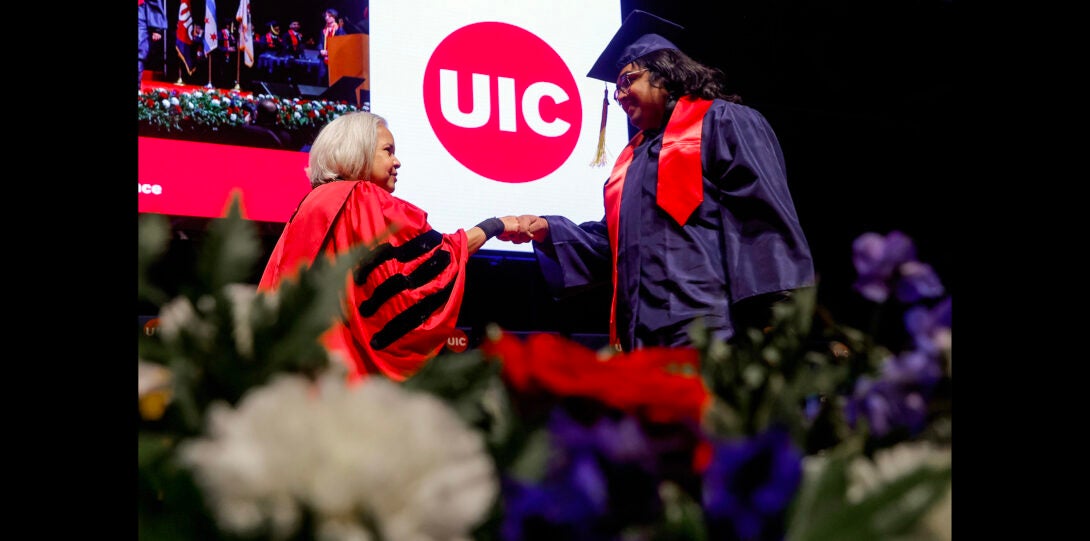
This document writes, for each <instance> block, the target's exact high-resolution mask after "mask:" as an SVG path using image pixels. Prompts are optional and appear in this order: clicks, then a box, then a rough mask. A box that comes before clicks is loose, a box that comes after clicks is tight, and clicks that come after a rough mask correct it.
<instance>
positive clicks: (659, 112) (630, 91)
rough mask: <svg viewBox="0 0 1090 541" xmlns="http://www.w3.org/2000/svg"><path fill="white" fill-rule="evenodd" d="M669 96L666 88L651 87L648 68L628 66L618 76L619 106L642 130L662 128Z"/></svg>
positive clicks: (631, 121)
mask: <svg viewBox="0 0 1090 541" xmlns="http://www.w3.org/2000/svg"><path fill="white" fill-rule="evenodd" d="M626 86H627V88H625V87H626ZM669 95H670V93H669V92H667V91H666V89H665V88H662V87H656V86H651V72H649V71H647V69H646V68H641V67H639V66H637V65H636V64H628V65H627V66H625V67H623V68H621V71H620V73H618V74H617V92H616V97H617V104H618V105H620V106H621V109H624V112H625V114H626V115H628V121H629V122H630V123H631V124H632V125H633V126H635V127H637V128H639V129H641V130H650V129H656V128H659V127H661V126H662V119H663V117H665V115H666V98H668V97H669Z"/></svg>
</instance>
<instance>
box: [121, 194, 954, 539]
mask: <svg viewBox="0 0 1090 541" xmlns="http://www.w3.org/2000/svg"><path fill="white" fill-rule="evenodd" d="M166 231H167V228H166V225H165V223H163V221H162V220H158V219H157V218H156V217H146V218H144V219H143V221H142V222H141V229H140V234H141V257H140V267H141V274H140V276H141V289H140V291H141V295H142V296H143V297H144V298H146V299H148V300H150V301H152V302H156V303H157V305H159V306H161V312H160V326H159V328H158V330H157V331H156V332H155V333H151V334H150V335H147V334H143V333H142V334H141V343H140V360H139V370H140V386H139V406H140V408H139V411H140V413H139V426H140V434H139V435H140V440H139V441H140V454H139V457H140V500H139V529H140V533H139V536H140V538H141V539H198V538H199V539H346V540H347V539H359V540H364V539H374V540H378V539H386V540H417V539H419V540H426V539H433V540H452V539H475V540H493V539H502V540H521V539H573V540H582V539H585V540H599V539H601V540H613V539H616V540H644V539H646V540H652V539H655V540H658V539H671V540H704V539H716V540H719V539H725V540H732V539H737V540H771V539H792V540H821V539H829V540H832V539H837V540H844V539H949V538H950V528H951V524H950V489H951V484H950V454H951V450H950V429H951V423H950V400H949V397H950V381H951V380H950V366H951V349H950V344H951V332H950V298H949V297H945V298H944V297H943V295H944V288H943V287H942V284H941V282H940V281H939V279H938V277H937V276H935V275H934V273H933V272H932V271H931V270H930V267H928V266H926V265H925V264H922V263H920V262H919V261H917V260H916V258H915V251H914V248H913V247H912V243H911V240H909V239H908V238H907V237H904V236H903V235H901V234H900V233H897V232H893V233H890V234H889V235H887V236H882V235H877V234H867V235H864V236H862V237H861V238H860V240H858V241H857V242H856V245H855V246H854V249H855V250H854V253H855V254H856V268H857V270H859V271H860V279H859V281H858V282H857V284H856V285H857V289H858V291H859V292H860V293H861V294H863V295H864V298H866V299H869V300H872V301H875V302H874V304H875V308H876V309H877V308H878V307H881V308H883V309H884V313H891V312H897V313H899V314H900V315H902V316H903V318H904V321H905V326H904V330H903V333H901V334H898V335H895V336H893V337H891V338H890V339H891V340H893V341H895V342H896V343H898V344H903V346H904V347H903V348H900V349H897V350H891V349H888V348H886V347H884V346H882V345H879V344H878V342H877V340H876V337H874V336H870V335H867V334H864V333H862V332H859V331H857V330H855V329H852V328H848V327H845V326H842V325H839V324H837V323H836V322H835V321H834V320H833V319H832V318H831V317H829V315H828V314H827V313H825V312H824V311H823V310H822V309H821V308H820V307H818V306H816V305H815V298H816V297H815V294H814V293H815V292H814V291H812V290H811V291H804V292H801V293H800V294H799V295H796V297H795V300H794V302H792V303H791V304H788V305H784V306H781V307H779V308H778V309H777V314H776V322H775V324H774V325H773V326H772V327H771V328H769V329H765V330H756V329H753V330H750V331H749V332H747V333H745V334H744V335H741V336H738V337H735V341H734V343H732V344H725V343H720V342H715V341H711V340H709V339H708V337H707V335H706V334H705V333H703V331H702V329H700V328H693V329H692V331H691V332H692V333H693V336H694V338H695V340H696V344H697V347H695V348H693V349H687V348H684V349H683V348H677V349H666V348H657V349H656V348H651V349H646V350H641V351H637V352H633V353H630V354H612V355H611V354H608V353H606V352H598V351H593V350H590V349H587V348H586V347H584V346H581V345H580V344H578V343H575V342H573V341H570V340H567V339H566V338H564V337H561V336H558V335H553V334H547V333H541V334H535V335H531V336H529V337H528V338H527V339H525V340H520V339H518V338H516V337H515V336H513V335H510V334H507V333H504V332H503V330H502V329H499V328H490V329H489V331H488V335H487V337H486V338H485V340H484V343H483V344H482V345H481V347H480V348H479V349H478V350H473V351H469V352H466V353H461V354H444V355H441V356H440V357H438V358H436V359H435V360H433V361H432V362H430V363H429V364H428V365H426V366H425V368H424V369H423V370H422V371H421V372H420V373H418V374H417V375H415V376H414V377H412V378H410V379H408V380H406V381H405V382H403V383H401V384H395V383H392V382H390V381H388V380H386V379H384V378H381V377H372V378H369V379H366V380H364V381H363V382H362V383H359V384H358V385H350V384H348V383H347V381H346V378H345V377H344V373H343V371H341V370H339V366H340V364H339V361H338V360H336V359H333V360H331V359H329V358H327V357H326V355H325V352H324V350H322V349H321V348H320V347H318V346H316V344H317V340H316V338H317V336H318V335H319V334H320V333H321V331H322V330H323V327H324V322H328V321H329V318H330V317H332V316H333V315H335V314H336V313H337V311H338V309H339V305H338V300H337V288H338V286H339V285H340V284H343V276H344V275H345V273H346V272H348V271H349V270H350V269H351V267H352V266H353V265H352V262H353V261H359V259H360V258H361V257H364V258H365V257H366V252H365V251H362V252H354V253H352V254H348V255H346V256H344V257H342V258H339V259H338V260H337V261H325V262H321V263H318V264H315V265H314V266H313V267H311V268H310V269H307V270H306V271H305V272H304V273H302V274H301V276H300V280H299V281H298V282H296V283H291V284H286V285H285V286H284V287H282V288H280V289H279V290H278V292H277V293H276V294H275V295H264V294H258V293H257V292H256V291H255V290H254V288H253V286H249V285H245V284H241V283H240V281H241V279H242V277H244V276H247V275H248V274H249V272H250V270H251V269H252V266H253V265H255V264H257V263H258V262H257V261H256V258H257V257H258V254H260V250H259V249H258V248H257V247H256V246H255V243H256V234H255V233H254V232H253V231H252V230H251V229H250V226H249V225H248V223H247V222H245V221H244V220H241V219H240V218H239V217H238V213H237V206H235V207H233V208H232V210H231V212H230V213H229V215H228V217H227V218H225V219H222V220H218V221H215V222H214V223H213V224H212V226H211V228H210V231H209V236H208V239H207V241H206V242H205V243H204V246H205V248H204V251H203V252H202V254H201V255H200V261H199V262H198V264H199V265H200V267H199V268H200V269H206V272H199V273H198V275H199V276H200V278H199V279H198V282H199V283H197V284H192V285H190V286H188V287H183V288H180V289H179V290H180V291H185V292H186V293H184V294H182V295H179V296H177V297H173V298H170V297H168V296H167V295H165V294H164V293H163V292H162V290H160V289H159V288H157V287H156V286H155V285H154V284H152V283H151V282H150V281H149V280H148V279H147V276H149V272H148V270H149V269H151V268H153V266H154V264H155V261H156V260H157V258H158V257H159V256H160V255H161V254H162V252H163V244H164V242H165V240H164V239H165V236H166V234H167V233H166ZM876 299H880V300H876ZM331 361H332V362H331Z"/></svg>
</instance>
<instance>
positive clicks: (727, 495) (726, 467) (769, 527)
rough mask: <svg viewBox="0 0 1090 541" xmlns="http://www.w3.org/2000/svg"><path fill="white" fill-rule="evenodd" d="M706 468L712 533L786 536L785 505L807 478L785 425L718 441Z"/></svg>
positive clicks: (711, 535) (724, 536)
mask: <svg viewBox="0 0 1090 541" xmlns="http://www.w3.org/2000/svg"><path fill="white" fill-rule="evenodd" d="M713 445H714V451H713V455H712V460H711V463H710V464H709V465H708V469H707V470H706V471H705V473H704V483H703V489H704V491H703V503H704V512H705V518H706V521H707V523H708V528H709V538H710V539H738V540H758V539H761V540H763V539H782V538H783V535H784V531H785V524H786V522H785V521H786V517H785V514H786V511H787V507H788V505H789V504H790V503H791V500H792V499H793V498H794V497H795V492H796V491H797V490H798V487H799V483H800V482H801V480H802V452H801V451H800V450H799V449H798V448H796V447H795V445H794V443H793V442H792V441H791V436H790V434H789V433H788V432H787V430H786V429H784V428H783V427H778V426H774V427H771V428H769V429H768V430H767V431H765V432H763V433H761V434H758V435H757V436H755V437H753V438H747V439H742V440H731V441H721V442H714V443H713Z"/></svg>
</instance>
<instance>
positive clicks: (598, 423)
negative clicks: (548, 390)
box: [501, 408, 693, 540]
mask: <svg viewBox="0 0 1090 541" xmlns="http://www.w3.org/2000/svg"><path fill="white" fill-rule="evenodd" d="M548 429H549V434H550V442H551V445H550V456H549V462H548V465H547V470H546V473H545V476H544V478H543V479H542V480H541V482H540V483H538V484H536V485H535V484H529V483H524V482H518V481H515V480H510V479H509V480H507V481H506V482H505V484H504V489H503V497H504V518H503V524H502V526H501V530H502V537H503V539H506V540H516V539H539V538H540V539H588V540H589V539H609V538H612V537H613V536H614V534H616V533H617V528H619V527H620V526H621V525H623V524H631V523H638V522H640V521H653V520H654V519H655V517H656V516H657V515H658V514H660V513H661V503H660V502H659V499H658V484H659V477H658V473H657V472H658V471H659V469H660V466H659V460H660V457H659V454H660V453H663V452H664V451H663V449H666V450H670V449H672V447H670V446H669V445H665V446H664V445H663V444H662V443H659V442H658V441H657V440H656V441H652V440H651V439H650V438H649V437H648V435H647V434H646V433H645V430H644V427H643V426H642V425H641V424H640V422H639V420H638V419H636V418H635V417H632V416H630V415H619V416H610V415H601V416H599V417H597V418H596V419H594V421H593V422H590V421H589V420H588V421H585V422H579V421H578V420H576V419H574V418H573V417H571V416H570V415H568V414H567V413H566V412H565V411H564V409H563V408H557V409H555V410H553V412H552V415H551V416H550V418H549V424H548ZM664 441H666V442H668V443H669V442H670V441H673V440H671V438H664ZM686 443H687V444H688V445H689V446H690V450H691V446H692V445H693V444H692V443H691V442H688V441H686ZM686 464H687V465H688V462H687V463H686Z"/></svg>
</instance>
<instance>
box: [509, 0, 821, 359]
mask: <svg viewBox="0 0 1090 541" xmlns="http://www.w3.org/2000/svg"><path fill="white" fill-rule="evenodd" d="M683 39H684V35H683V33H682V28H681V27H680V26H678V25H676V24H674V23H672V22H670V21H667V20H665V19H662V18H659V17H657V16H654V15H652V14H649V13H646V12H643V11H639V10H634V11H633V12H632V13H631V14H630V15H629V16H628V17H627V18H626V19H625V21H624V23H623V24H622V26H621V28H620V30H618V31H617V33H616V35H614V37H613V39H612V40H611V41H610V43H609V45H608V46H607V47H606V49H605V51H604V52H603V53H602V55H601V56H600V57H599V58H598V61H597V62H596V63H595V65H594V66H593V67H592V68H591V70H590V72H589V73H588V74H587V75H588V76H589V77H593V78H595V79H600V80H603V81H606V82H610V83H616V84H617V90H616V91H615V92H614V98H615V100H616V102H617V103H618V105H620V106H621V108H622V109H624V111H625V113H626V114H627V115H628V117H629V121H630V123H631V124H632V125H633V126H635V127H637V128H639V130H640V131H639V133H637V134H636V136H635V137H633V139H632V140H631V141H630V142H629V144H628V146H626V147H625V149H624V150H623V151H622V153H621V155H620V156H619V157H618V158H617V161H616V163H615V164H614V166H613V170H612V172H611V174H610V177H609V180H607V182H606V184H605V187H604V198H605V216H604V217H603V218H602V220H601V221H598V222H586V223H582V224H576V223H573V222H572V221H571V220H569V219H567V218H565V217H563V216H533V215H523V216H520V217H519V220H520V228H521V233H505V234H503V235H500V237H499V238H500V239H502V240H508V241H512V242H516V243H519V242H525V238H526V234H527V233H528V234H529V235H530V236H532V238H533V247H534V253H535V255H536V257H537V261H538V263H539V264H540V266H541V269H542V272H543V274H544V276H545V279H546V282H547V284H548V286H549V288H550V291H551V292H552V294H553V295H554V297H557V298H559V297H561V296H564V295H569V294H575V293H578V292H580V291H584V290H586V289H587V288H590V287H594V286H597V285H605V286H607V287H613V307H612V310H611V314H612V315H611V321H610V334H611V336H610V343H611V345H613V346H614V347H615V348H617V349H620V350H623V351H632V350H634V349H638V348H641V347H647V346H667V347H680V346H687V345H689V344H690V343H691V339H690V337H689V332H688V331H689V328H690V327H691V325H692V324H693V323H694V322H695V321H696V320H698V319H701V320H702V321H703V322H704V324H705V325H706V326H707V327H708V328H710V329H711V330H712V333H713V335H714V336H715V337H716V338H718V339H721V340H729V339H730V338H731V337H733V336H734V335H735V334H736V333H737V332H739V331H740V330H741V329H744V328H746V327H755V328H761V327H763V326H764V325H765V324H767V323H768V320H769V318H770V317H771V307H772V306H773V305H774V304H775V303H776V302H781V301H783V300H784V299H785V298H787V297H789V296H790V295H791V294H792V292H793V291H797V290H798V289H799V288H803V287H810V286H813V285H814V283H815V275H814V265H813V260H812V257H811V254H810V247H809V245H808V243H807V241H806V236H805V235H804V234H803V230H802V226H801V224H800V223H799V219H798V216H797V214H796V211H795V207H794V203H793V201H792V199H791V193H790V190H789V189H788V184H787V175H786V171H785V167H784V159H783V154H782V152H781V150H780V145H779V141H778V140H777V138H776V135H775V133H774V132H773V130H772V127H771V126H770V125H769V123H768V122H767V121H766V120H765V118H764V117H763V116H762V115H761V114H760V113H759V112H757V111H756V110H754V109H752V108H750V107H747V106H745V105H742V104H741V103H740V102H741V100H740V98H738V96H736V95H732V94H727V93H726V92H725V91H724V90H723V88H724V82H723V73H722V72H721V71H719V70H716V69H713V68H709V67H706V66H704V65H702V64H699V63H697V62H695V61H694V60H692V59H691V58H689V57H688V56H687V55H685V54H684V53H682V52H681V51H680V50H679V49H678V46H677V45H675V43H682V42H683V41H682V40H683Z"/></svg>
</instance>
